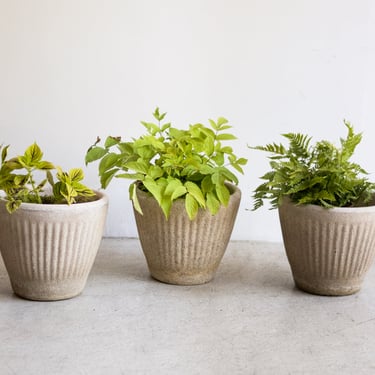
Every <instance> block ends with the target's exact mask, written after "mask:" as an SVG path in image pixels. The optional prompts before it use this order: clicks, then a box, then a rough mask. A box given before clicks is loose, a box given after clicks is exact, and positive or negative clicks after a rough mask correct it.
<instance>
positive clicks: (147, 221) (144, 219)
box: [134, 185, 241, 285]
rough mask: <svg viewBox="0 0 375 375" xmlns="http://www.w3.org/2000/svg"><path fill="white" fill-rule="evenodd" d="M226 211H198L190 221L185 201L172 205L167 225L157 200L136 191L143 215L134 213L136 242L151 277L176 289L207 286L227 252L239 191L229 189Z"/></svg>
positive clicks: (223, 209) (239, 195) (233, 188)
mask: <svg viewBox="0 0 375 375" xmlns="http://www.w3.org/2000/svg"><path fill="white" fill-rule="evenodd" d="M229 188H230V190H231V193H232V194H231V198H230V202H229V204H228V206H227V207H221V208H220V210H219V212H218V213H217V214H216V215H214V216H213V215H211V214H210V212H209V211H208V210H202V209H200V210H199V212H198V214H197V216H196V218H195V219H194V220H193V221H191V220H189V217H188V216H187V214H186V212H185V201H184V199H178V200H176V201H175V202H174V203H173V206H172V210H171V214H170V217H169V219H168V221H167V220H166V219H165V217H164V214H163V212H162V210H161V209H160V207H159V206H158V204H157V202H156V200H155V199H154V198H153V197H151V196H150V195H149V194H147V193H145V192H143V191H141V190H139V189H138V192H137V195H138V199H139V202H140V205H141V207H142V211H143V215H141V214H139V213H138V212H137V211H135V210H134V214H135V218H136V223H137V228H138V234H139V239H140V242H141V245H142V249H143V252H144V255H145V257H146V260H147V264H148V268H149V271H150V273H151V276H152V277H153V278H155V279H157V280H159V281H162V282H165V283H169V284H176V285H196V284H203V283H207V282H209V281H210V280H212V278H213V277H214V275H215V272H216V270H217V268H218V267H219V264H220V261H221V259H222V257H223V255H224V252H225V250H226V248H227V245H228V242H229V239H230V236H231V233H232V229H233V226H234V222H235V219H236V216H237V211H238V207H239V204H240V200H241V191H240V190H239V189H238V188H237V187H236V186H233V185H230V186H229Z"/></svg>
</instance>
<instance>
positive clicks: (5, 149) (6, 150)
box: [0, 145, 9, 164]
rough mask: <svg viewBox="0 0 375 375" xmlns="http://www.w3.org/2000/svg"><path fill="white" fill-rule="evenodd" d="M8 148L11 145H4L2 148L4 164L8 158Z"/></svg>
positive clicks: (2, 161)
mask: <svg viewBox="0 0 375 375" xmlns="http://www.w3.org/2000/svg"><path fill="white" fill-rule="evenodd" d="M0 148H1V147H0ZM8 148H9V145H8V146H5V147H2V150H1V164H3V163H4V162H5V159H6V158H7V155H8Z"/></svg>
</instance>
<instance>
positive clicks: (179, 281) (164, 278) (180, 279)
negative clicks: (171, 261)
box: [150, 269, 215, 285]
mask: <svg viewBox="0 0 375 375" xmlns="http://www.w3.org/2000/svg"><path fill="white" fill-rule="evenodd" d="M150 274H151V276H152V278H154V279H155V280H157V281H161V282H162V283H166V284H173V285H200V284H206V283H208V282H210V281H211V280H212V279H213V278H214V276H215V272H212V273H203V272H202V273H194V274H184V273H178V272H168V270H166V271H165V270H161V271H155V270H151V269H150Z"/></svg>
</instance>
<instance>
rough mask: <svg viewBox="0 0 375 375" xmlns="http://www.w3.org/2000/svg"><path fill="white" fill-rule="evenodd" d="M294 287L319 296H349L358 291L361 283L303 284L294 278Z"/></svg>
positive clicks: (302, 281)
mask: <svg viewBox="0 0 375 375" xmlns="http://www.w3.org/2000/svg"><path fill="white" fill-rule="evenodd" d="M294 283H295V285H296V287H297V288H298V289H300V290H302V291H304V292H307V293H311V294H316V295H320V296H337V297H340V296H349V295H351V294H355V293H357V292H359V291H360V289H361V283H360V282H358V283H353V281H351V280H349V281H347V282H343V281H334V280H332V281H330V280H327V281H323V280H317V281H315V282H312V283H308V282H305V281H304V280H298V279H296V278H294Z"/></svg>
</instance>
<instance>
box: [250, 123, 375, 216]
mask: <svg viewBox="0 0 375 375" xmlns="http://www.w3.org/2000/svg"><path fill="white" fill-rule="evenodd" d="M344 124H345V126H346V127H347V130H348V133H347V137H346V139H342V138H341V139H340V142H341V147H339V148H338V147H335V146H334V145H333V144H332V143H330V142H328V141H326V140H322V141H320V142H317V143H316V144H315V145H314V146H311V145H310V142H311V137H308V136H307V135H303V134H299V133H297V134H295V133H288V134H282V136H283V137H285V138H286V139H287V140H288V141H289V147H285V146H284V145H282V144H276V143H272V144H268V145H266V146H257V147H252V148H253V149H256V150H261V151H266V152H268V153H270V154H271V156H270V157H269V159H270V166H271V171H270V172H268V173H266V174H265V175H264V176H262V177H261V178H262V179H263V180H265V182H264V183H262V184H261V185H259V186H258V187H257V188H256V190H255V192H254V198H255V203H254V210H255V209H257V208H259V207H261V206H262V205H263V204H264V200H265V199H269V200H270V203H271V207H272V208H277V207H278V206H279V205H280V204H281V201H282V198H283V197H284V196H289V198H290V199H291V200H292V202H294V203H297V204H316V205H319V206H323V207H327V208H329V207H348V206H356V205H361V204H364V203H366V202H368V201H369V200H370V199H371V197H372V194H373V191H374V188H375V184H374V183H371V182H369V181H368V179H367V178H366V176H365V175H366V174H367V172H366V171H365V170H364V169H363V168H361V167H360V166H359V165H358V164H356V163H353V162H351V161H350V158H351V157H352V155H353V154H354V151H355V148H356V146H357V145H358V144H359V143H360V141H361V139H362V134H355V133H354V131H353V126H352V125H351V124H350V123H349V122H347V121H344Z"/></svg>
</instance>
